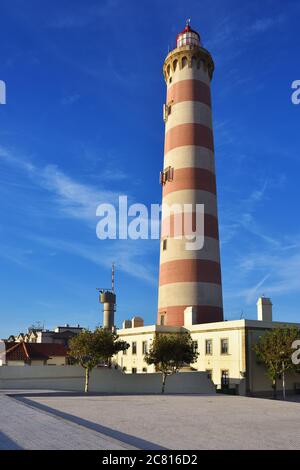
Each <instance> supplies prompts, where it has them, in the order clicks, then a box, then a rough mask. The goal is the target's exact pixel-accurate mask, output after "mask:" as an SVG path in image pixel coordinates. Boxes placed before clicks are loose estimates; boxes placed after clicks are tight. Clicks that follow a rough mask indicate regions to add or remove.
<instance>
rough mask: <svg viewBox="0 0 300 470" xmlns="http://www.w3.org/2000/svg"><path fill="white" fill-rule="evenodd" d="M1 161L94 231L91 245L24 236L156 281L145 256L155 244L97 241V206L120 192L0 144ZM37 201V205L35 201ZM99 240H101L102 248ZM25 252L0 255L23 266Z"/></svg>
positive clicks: (111, 200)
mask: <svg viewBox="0 0 300 470" xmlns="http://www.w3.org/2000/svg"><path fill="white" fill-rule="evenodd" d="M1 161H2V163H5V164H7V165H10V166H12V167H14V168H16V169H17V170H19V171H20V170H21V171H23V172H24V174H25V175H26V176H27V177H28V178H30V179H31V180H32V181H33V182H34V184H36V185H37V186H38V187H39V188H41V189H43V190H45V191H47V192H48V193H50V194H51V196H52V200H53V203H55V205H56V208H57V210H58V214H63V215H65V216H67V217H71V218H72V219H76V220H79V221H81V222H84V223H85V224H87V225H88V226H89V227H90V228H92V229H93V231H94V233H95V243H92V244H91V245H87V244H83V243H78V242H76V241H70V240H62V239H54V238H50V237H48V236H36V235H33V234H28V235H26V234H24V236H23V238H25V239H28V240H30V241H31V242H35V243H39V244H40V245H44V246H47V247H48V248H51V253H53V250H54V251H55V252H56V251H57V250H59V251H64V252H66V253H70V254H73V255H75V256H78V257H81V258H83V259H85V260H88V261H90V262H92V263H93V264H96V265H99V266H102V267H103V266H104V267H105V268H109V267H110V266H111V263H112V261H117V263H118V266H119V268H120V270H122V271H123V272H125V273H128V274H130V275H131V276H134V277H136V278H139V279H142V280H144V281H146V282H147V283H150V284H153V285H154V284H155V283H156V277H155V275H154V273H153V269H152V267H151V263H148V262H146V261H145V258H146V257H147V255H149V253H152V250H153V246H154V244H153V243H152V242H151V241H141V242H140V243H137V242H136V241H131V240H124V241H123V240H122V241H119V240H117V241H114V240H106V241H103V240H101V241H99V240H98V242H97V241H96V240H97V239H96V232H95V229H96V223H97V221H98V220H97V218H96V208H97V206H98V205H99V204H101V203H105V204H108V203H110V204H113V205H114V206H116V204H117V202H118V197H119V192H117V191H116V192H114V191H111V190H108V189H106V188H105V187H102V188H101V189H99V188H97V187H95V186H93V185H88V184H84V183H82V182H79V181H77V180H75V179H74V178H72V177H71V176H69V175H67V174H66V173H64V172H63V171H62V170H61V169H59V168H58V167H57V166H55V165H46V166H43V167H38V166H37V165H35V164H33V163H31V162H30V161H29V160H27V159H26V158H24V157H23V158H21V157H20V156H19V155H16V154H15V153H13V152H11V151H9V150H8V149H5V148H3V147H0V163H1ZM105 175H106V176H105ZM102 176H103V178H102V181H106V179H110V178H113V177H116V175H112V174H110V169H109V168H108V169H106V170H104V174H103V175H102ZM125 176H126V175H125V174H121V173H120V174H119V175H118V178H120V179H122V178H125ZM130 199H131V198H129V200H130ZM36 203H37V204H38V201H37V202H36ZM116 222H117V221H116ZM97 243H98V244H97ZM100 243H102V245H101V247H100ZM28 255H29V254H28V253H27V252H23V251H22V252H17V253H14V250H10V249H5V250H1V252H0V256H2V257H5V258H6V259H7V260H9V261H11V262H14V263H16V264H18V265H20V266H22V267H25V268H26V266H27V264H28V262H27V261H28Z"/></svg>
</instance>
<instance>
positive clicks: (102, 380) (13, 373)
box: [0, 366, 215, 394]
mask: <svg viewBox="0 0 300 470" xmlns="http://www.w3.org/2000/svg"><path fill="white" fill-rule="evenodd" d="M83 387H84V370H83V369H82V368H81V367H78V366H51V367H47V366H35V367H24V366H20V367H18V366H13V367H10V366H4V367H1V368H0V389H1V388H2V389H23V390H26V389H27V390H29V389H39V390H41V389H48V390H62V391H64V390H66V391H67V390H69V391H82V390H83ZM160 390H161V375H160V374H157V373H155V374H123V373H122V372H121V371H120V370H115V369H103V368H101V369H95V370H94V371H93V372H92V375H91V383H90V391H91V392H103V393H132V394H135V393H137V394H138V393H160ZM166 393H201V394H214V393H215V389H214V386H213V384H212V382H211V381H210V380H208V379H207V375H206V374H205V373H203V372H185V373H179V374H176V375H174V376H171V377H169V378H168V379H167V384H166Z"/></svg>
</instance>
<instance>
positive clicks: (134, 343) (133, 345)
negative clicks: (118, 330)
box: [131, 341, 136, 354]
mask: <svg viewBox="0 0 300 470" xmlns="http://www.w3.org/2000/svg"><path fill="white" fill-rule="evenodd" d="M131 347H132V354H136V341H134V342H133V343H132V345H131Z"/></svg>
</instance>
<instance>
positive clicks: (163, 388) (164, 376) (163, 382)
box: [161, 374, 167, 393]
mask: <svg viewBox="0 0 300 470" xmlns="http://www.w3.org/2000/svg"><path fill="white" fill-rule="evenodd" d="M166 379H167V374H163V380H162V388H161V393H165V387H166Z"/></svg>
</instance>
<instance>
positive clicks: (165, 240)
mask: <svg viewBox="0 0 300 470" xmlns="http://www.w3.org/2000/svg"><path fill="white" fill-rule="evenodd" d="M167 244H168V240H167V239H166V238H165V239H164V240H163V251H166V249H167Z"/></svg>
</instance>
